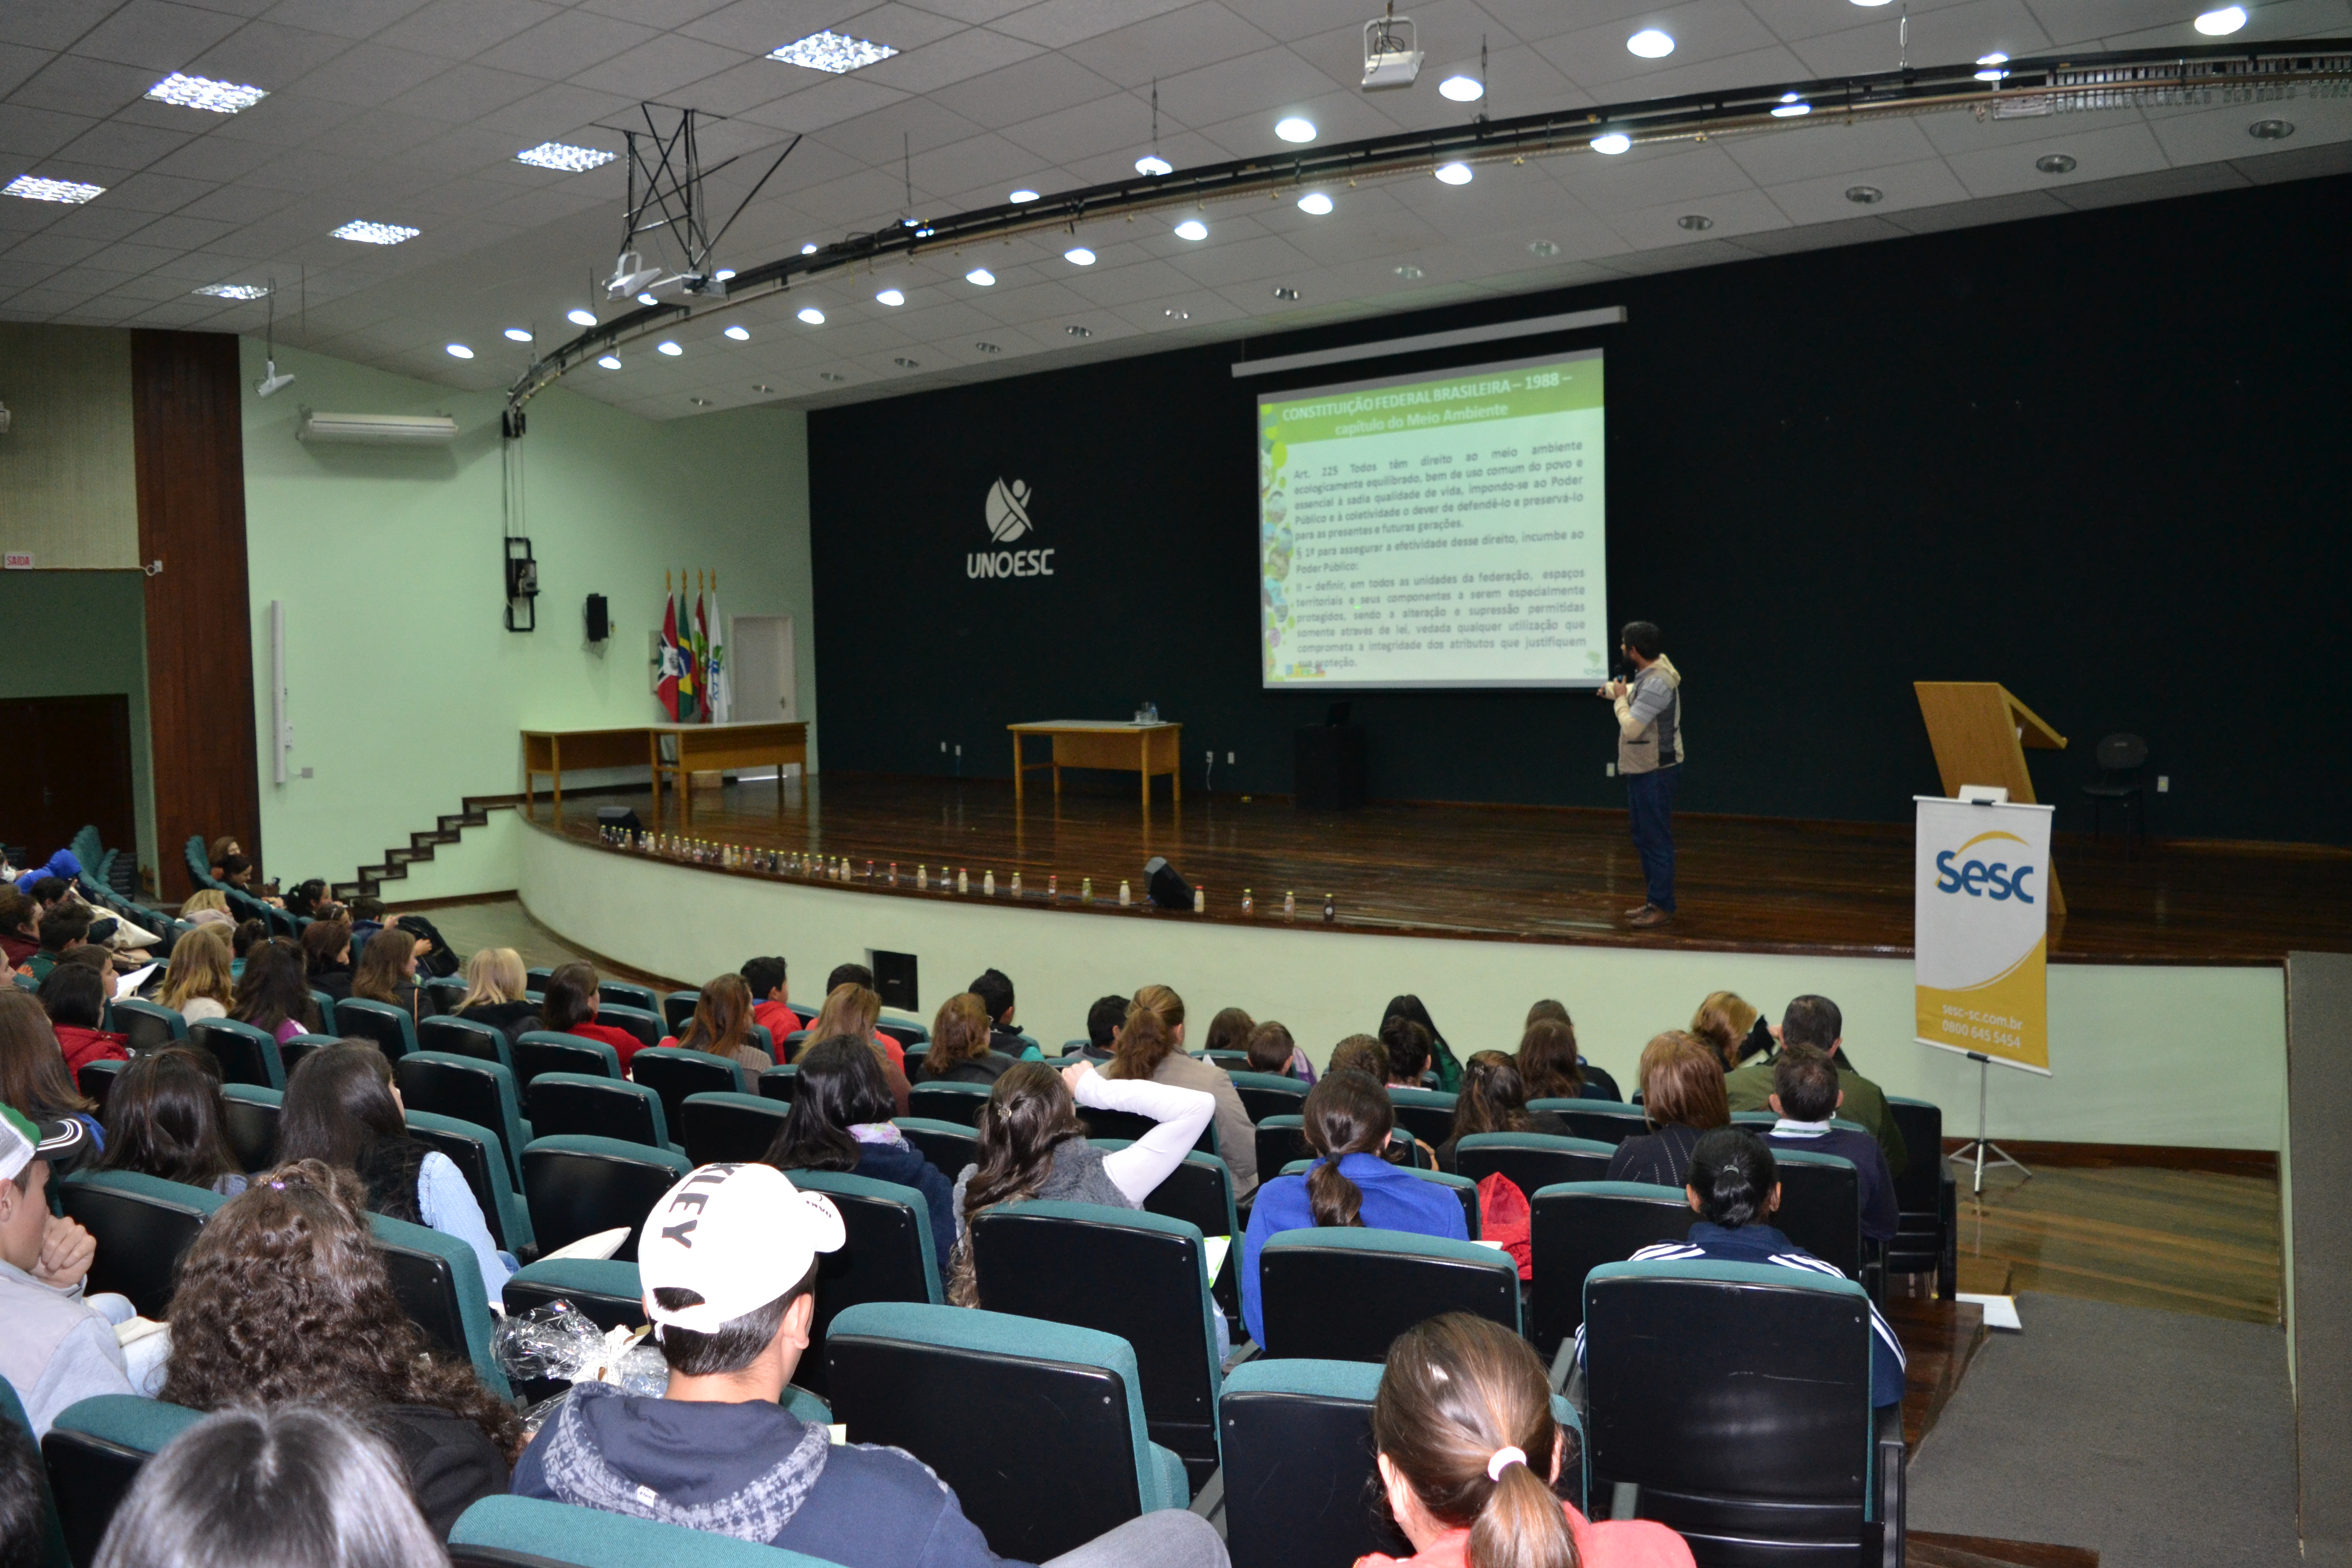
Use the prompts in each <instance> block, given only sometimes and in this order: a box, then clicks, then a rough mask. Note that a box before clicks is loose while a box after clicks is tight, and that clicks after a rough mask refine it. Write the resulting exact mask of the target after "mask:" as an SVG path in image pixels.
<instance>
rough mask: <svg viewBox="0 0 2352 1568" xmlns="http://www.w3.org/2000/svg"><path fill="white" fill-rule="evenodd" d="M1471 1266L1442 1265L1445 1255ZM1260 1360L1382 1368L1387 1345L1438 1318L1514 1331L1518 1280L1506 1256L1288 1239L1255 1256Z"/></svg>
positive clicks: (1428, 1242) (1429, 1240)
mask: <svg viewBox="0 0 2352 1568" xmlns="http://www.w3.org/2000/svg"><path fill="white" fill-rule="evenodd" d="M1465 1247H1466V1248H1468V1249H1469V1250H1470V1251H1471V1252H1475V1253H1477V1254H1478V1255H1479V1256H1478V1257H1477V1258H1475V1260H1474V1259H1472V1258H1468V1257H1466V1256H1444V1253H1445V1252H1447V1251H1448V1250H1449V1249H1453V1248H1465ZM1258 1300H1259V1306H1260V1309H1261V1313H1262V1316H1263V1318H1264V1320H1265V1353H1266V1354H1268V1355H1270V1356H1284V1357H1289V1356H1308V1357H1312V1358H1315V1359H1317V1360H1320V1361H1385V1360H1387V1359H1388V1353H1389V1344H1390V1342H1391V1341H1392V1340H1394V1339H1395V1338H1396V1337H1397V1336H1398V1335H1399V1334H1401V1333H1402V1332H1404V1331H1405V1330H1407V1329H1409V1328H1411V1327H1412V1326H1413V1325H1414V1324H1415V1323H1418V1322H1420V1321H1423V1319H1427V1318H1434V1317H1436V1316H1438V1315H1439V1314H1440V1313H1444V1312H1469V1313H1472V1314H1473V1315H1475V1316H1477V1317H1481V1318H1491V1319H1493V1320H1494V1321H1496V1322H1498V1323H1500V1324H1502V1325H1503V1326H1504V1327H1506V1328H1507V1329H1509V1330H1510V1331H1512V1332H1513V1333H1517V1332H1518V1331H1519V1272H1518V1269H1517V1267H1516V1266H1515V1265H1514V1264H1512V1262H1511V1260H1510V1255H1509V1254H1508V1253H1505V1252H1493V1251H1490V1250H1489V1249H1488V1248H1485V1247H1475V1246H1473V1245H1472V1244H1470V1243H1466V1242H1447V1241H1443V1240H1439V1239H1437V1238H1434V1237H1423V1236H1412V1235H1408V1234H1405V1233H1403V1232H1399V1231H1384V1230H1362V1229H1355V1228H1347V1229H1341V1228H1337V1227H1334V1228H1330V1229H1325V1230H1316V1231H1309V1232H1293V1233H1290V1234H1288V1235H1287V1236H1286V1237H1284V1238H1283V1239H1282V1240H1281V1241H1280V1242H1279V1243H1276V1244H1270V1245H1268V1246H1267V1247H1265V1248H1264V1249H1263V1250H1261V1251H1260V1252H1259V1253H1258Z"/></svg>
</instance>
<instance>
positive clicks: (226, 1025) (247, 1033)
mask: <svg viewBox="0 0 2352 1568" xmlns="http://www.w3.org/2000/svg"><path fill="white" fill-rule="evenodd" d="M188 1043H189V1044H190V1045H192V1046H194V1047H198V1048H199V1049H201V1050H206V1051H210V1052H211V1053H212V1058H213V1060H214V1061H215V1062H217V1063H219V1064H220V1072H221V1081H222V1082H223V1083H249V1084H252V1085H254V1086H255V1087H257V1088H259V1089H283V1088H285V1087H286V1080H285V1079H284V1078H283V1077H282V1076H278V1075H273V1074H272V1073H271V1072H270V1070H269V1057H270V1054H271V1052H272V1051H273V1050H274V1049H275V1048H276V1047H277V1044H278V1042H277V1041H275V1040H270V1041H267V1042H265V1041H263V1040H262V1039H261V1038H260V1037H259V1034H258V1031H256V1030H253V1029H252V1027H251V1026H249V1025H233V1024H232V1023H231V1022H230V1020H228V1019H226V1018H199V1019H198V1020H196V1022H195V1023H194V1024H193V1025H191V1026H189V1028H188ZM283 1070H284V1069H283V1068H280V1069H279V1071H280V1074H282V1072H283Z"/></svg>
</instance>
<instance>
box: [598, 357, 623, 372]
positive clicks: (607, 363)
mask: <svg viewBox="0 0 2352 1568" xmlns="http://www.w3.org/2000/svg"><path fill="white" fill-rule="evenodd" d="M596 368H597V369H598V370H618V369H620V368H621V356H620V355H619V354H606V355H605V356H604V358H602V359H600V360H598V361H597V362H596Z"/></svg>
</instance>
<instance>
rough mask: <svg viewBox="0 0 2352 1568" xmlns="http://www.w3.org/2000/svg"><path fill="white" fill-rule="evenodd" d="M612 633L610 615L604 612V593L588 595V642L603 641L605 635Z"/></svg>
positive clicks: (608, 635)
mask: <svg viewBox="0 0 2352 1568" xmlns="http://www.w3.org/2000/svg"><path fill="white" fill-rule="evenodd" d="M612 635H613V622H612V618H611V616H609V615H608V614H607V613H606V611H605V608H604V595H602V594H591V595H588V640H589V641H590V642H603V641H604V639H605V638H606V637H610V636H612Z"/></svg>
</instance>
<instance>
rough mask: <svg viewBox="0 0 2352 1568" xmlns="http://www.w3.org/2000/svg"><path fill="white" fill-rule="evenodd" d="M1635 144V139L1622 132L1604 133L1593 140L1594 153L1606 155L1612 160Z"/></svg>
mask: <svg viewBox="0 0 2352 1568" xmlns="http://www.w3.org/2000/svg"><path fill="white" fill-rule="evenodd" d="M1632 145H1633V138H1632V137H1631V136H1628V135H1626V134H1625V133H1624V132H1622V131H1604V132H1601V134H1600V135H1598V136H1595V137H1594V138H1593V139H1592V150H1593V151H1594V152H1596V153H1608V154H1609V155H1610V156H1611V157H1612V158H1613V157H1615V156H1616V155H1617V154H1618V153H1622V152H1623V151H1625V149H1626V148H1628V147H1631V146H1632Z"/></svg>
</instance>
